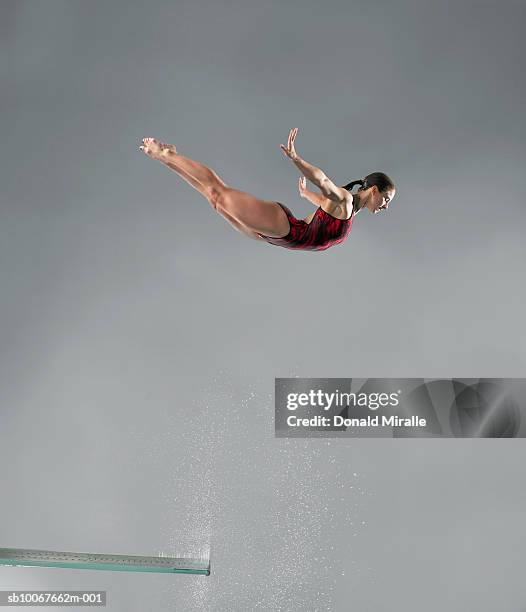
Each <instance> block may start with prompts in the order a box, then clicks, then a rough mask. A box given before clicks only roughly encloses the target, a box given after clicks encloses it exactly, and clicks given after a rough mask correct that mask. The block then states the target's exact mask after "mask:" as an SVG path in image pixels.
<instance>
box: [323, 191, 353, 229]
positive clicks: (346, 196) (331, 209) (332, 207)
mask: <svg viewBox="0 0 526 612" xmlns="http://www.w3.org/2000/svg"><path fill="white" fill-rule="evenodd" d="M339 193H340V195H341V197H340V198H339V199H338V201H334V200H330V199H329V198H324V199H323V201H322V203H321V205H320V208H321V209H322V210H324V211H325V212H326V213H328V214H329V215H331V216H332V217H336V218H337V219H341V220H342V221H346V220H348V219H350V218H351V216H352V215H353V196H352V193H350V192H348V191H347V189H343V188H341V191H340V192H339Z"/></svg>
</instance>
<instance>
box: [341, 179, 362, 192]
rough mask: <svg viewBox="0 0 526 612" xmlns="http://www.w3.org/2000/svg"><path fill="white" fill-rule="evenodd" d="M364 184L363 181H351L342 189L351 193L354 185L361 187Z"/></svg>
mask: <svg viewBox="0 0 526 612" xmlns="http://www.w3.org/2000/svg"><path fill="white" fill-rule="evenodd" d="M364 184H365V181H364V180H363V179H358V180H357V181H351V182H350V183H347V185H344V186H343V188H344V189H347V191H352V188H353V187H354V186H355V185H361V186H362V187H363V186H364Z"/></svg>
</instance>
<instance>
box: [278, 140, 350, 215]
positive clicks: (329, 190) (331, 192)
mask: <svg viewBox="0 0 526 612" xmlns="http://www.w3.org/2000/svg"><path fill="white" fill-rule="evenodd" d="M297 133H298V128H294V129H292V130H291V131H290V133H289V140H288V146H287V147H285V146H284V145H280V146H281V148H282V150H283V152H284V153H285V155H286V156H287V157H288V158H289V159H291V160H292V161H293V162H294V164H295V165H296V167H297V168H298V169H299V170H300V172H301V173H302V174H303V175H305V176H306V177H307V178H308V179H309V181H311V183H314V184H315V185H316V186H317V187H319V188H320V191H321V192H322V194H323V195H324V196H325V197H326V198H329V199H330V200H332V201H333V202H337V203H341V202H343V201H346V199H347V198H348V191H347V190H346V189H343V187H338V186H337V185H335V184H334V183H333V182H332V181H331V180H330V178H329V177H328V176H327V175H326V174H325V172H323V170H321V169H320V168H317V167H316V166H312V165H311V164H309V163H307V162H306V161H305V160H303V159H301V157H300V156H299V155H298V154H297V153H296V150H295V148H294V140H295V138H296V134H297Z"/></svg>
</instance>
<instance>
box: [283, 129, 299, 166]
mask: <svg viewBox="0 0 526 612" xmlns="http://www.w3.org/2000/svg"><path fill="white" fill-rule="evenodd" d="M297 135H298V128H292V130H290V132H289V141H288V143H287V146H284V145H282V144H281V145H279V146H280V147H281V150H282V151H283V153H285V155H286V156H287V157H288V158H289V159H291V160H292V161H295V160H297V159H299V155H298V154H297V153H296V149H295V148H294V141H295V140H296V136H297Z"/></svg>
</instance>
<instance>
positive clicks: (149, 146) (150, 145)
mask: <svg viewBox="0 0 526 612" xmlns="http://www.w3.org/2000/svg"><path fill="white" fill-rule="evenodd" d="M139 149H140V150H141V151H142V152H143V153H145V154H146V155H148V157H151V158H152V159H161V158H162V157H164V156H166V155H167V154H168V153H170V152H171V153H177V149H176V148H175V145H170V144H164V143H163V142H160V141H159V140H157V139H156V138H143V139H142V144H141V145H140V147H139Z"/></svg>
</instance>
